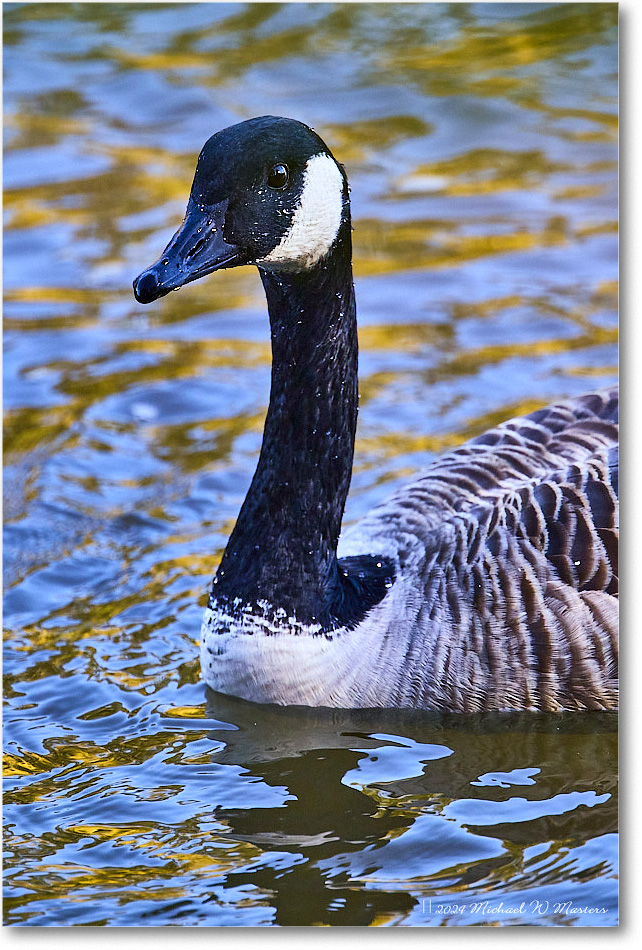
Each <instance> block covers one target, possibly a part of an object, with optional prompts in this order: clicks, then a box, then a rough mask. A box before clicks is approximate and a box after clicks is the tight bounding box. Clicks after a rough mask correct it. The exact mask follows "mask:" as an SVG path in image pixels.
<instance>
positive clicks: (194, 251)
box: [185, 228, 206, 261]
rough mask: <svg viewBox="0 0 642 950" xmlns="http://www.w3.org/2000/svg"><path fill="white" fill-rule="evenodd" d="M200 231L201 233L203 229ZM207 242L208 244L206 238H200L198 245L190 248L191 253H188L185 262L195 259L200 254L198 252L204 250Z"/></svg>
mask: <svg viewBox="0 0 642 950" xmlns="http://www.w3.org/2000/svg"><path fill="white" fill-rule="evenodd" d="M198 230H199V231H200V230H201V228H199V229H198ZM205 242H206V238H204V237H202V238H199V239H198V241H197V242H196V244H195V245H194V247H192V248H190V249H189V251H187V252H186V254H185V260H186V261H188V260H190V259H191V258H192V257H195V256H196V255H197V254H198V252H199V251H200V250H201V249H202V248H203V246H204V245H205Z"/></svg>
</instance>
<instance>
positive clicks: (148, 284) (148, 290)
mask: <svg viewBox="0 0 642 950" xmlns="http://www.w3.org/2000/svg"><path fill="white" fill-rule="evenodd" d="M157 295H158V278H157V277H156V274H155V273H154V272H153V271H151V270H147V271H145V272H144V273H142V274H141V275H140V276H139V277H137V278H136V280H135V281H134V297H135V298H136V300H137V301H138V303H151V302H152V301H153V300H156V297H157Z"/></svg>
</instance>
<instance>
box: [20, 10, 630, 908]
mask: <svg viewBox="0 0 642 950" xmlns="http://www.w3.org/2000/svg"><path fill="white" fill-rule="evenodd" d="M3 9H4V65H5V85H4V110H5V111H4V115H5V159H4V183H5V212H6V221H5V238H4V255H5V257H4V260H5V264H4V286H5V318H4V343H5V352H4V368H5V369H4V373H5V378H4V409H5V422H4V424H5V430H4V451H5V476H4V486H5V502H4V503H5V547H4V572H5V575H4V577H5V605H4V622H5V653H4V674H5V703H6V705H5V754H6V765H5V776H6V783H7V784H6V788H5V808H4V817H5V850H6V868H5V888H6V891H5V904H4V907H5V923H7V924H13V925H27V926H55V925H62V924H83V925H89V924H93V925H109V926H123V925H133V926H139V925H143V926H144V925H150V926H151V925H163V924H183V925H187V926H191V925H224V926H248V925H266V926H271V925H288V924H304V925H328V924H330V925H344V924H350V925H401V926H492V925H495V926H496V925H501V926H511V925H516V924H529V925H537V926H558V925H559V926H573V925H581V926H598V925H602V926H605V925H606V926H613V925H614V924H615V923H616V922H617V882H616V875H617V838H616V834H617V789H616V764H617V736H616V731H615V722H614V717H613V716H610V715H592V714H591V715H576V716H570V717H568V716H563V717H555V716H553V717H546V716H531V717H521V716H519V717H511V716H498V717H497V716H496V717H483V716H482V717H476V718H474V719H465V720H464V719H461V718H460V719H457V718H453V717H450V718H448V717H445V718H439V717H431V716H426V715H409V714H400V713H396V714H395V713H377V714H370V713H344V712H335V713H312V712H310V711H305V710H296V709H290V710H287V709H286V710H275V709H264V708H257V707H254V706H252V705H251V704H246V703H242V702H240V701H236V700H232V699H225V698H223V697H220V696H216V695H214V694H213V693H206V691H205V689H204V687H203V685H202V684H201V683H200V675H199V665H198V658H197V657H198V639H199V627H200V617H201V612H202V608H203V605H204V604H205V600H206V590H207V585H208V582H209V579H210V577H211V575H212V573H213V571H214V570H215V568H216V565H217V563H218V561H219V559H220V556H221V553H222V550H223V547H224V545H225V540H226V538H227V536H228V534H229V531H230V529H231V527H232V525H233V524H234V519H235V517H236V515H237V513H238V510H239V507H240V504H241V502H242V499H243V497H244V493H245V491H246V489H247V487H248V485H249V482H250V479H251V476H252V473H253V470H254V466H255V464H256V460H257V454H258V450H259V446H260V439H261V429H262V422H263V418H264V414H265V409H266V403H267V396H268V390H269V374H270V349H269V332H268V322H267V317H266V313H265V304H264V300H263V296H262V290H261V285H260V281H259V279H258V276H257V274H256V273H255V272H254V271H253V270H251V269H249V268H243V269H239V270H238V271H232V272H223V273H220V274H217V275H214V276H213V277H211V278H209V279H207V280H205V281H202V282H200V283H194V284H191V285H190V286H189V287H188V288H185V289H183V290H182V291H181V292H180V293H179V294H171V295H169V296H168V297H166V298H164V299H163V300H162V301H159V302H158V303H157V304H155V305H153V306H150V307H146V308H143V307H141V306H139V305H137V304H136V303H135V301H134V300H133V297H132V293H131V281H132V279H133V277H134V276H135V275H136V274H137V273H139V272H140V271H141V270H142V269H143V268H144V267H145V266H147V265H148V264H149V263H151V262H152V261H153V260H155V259H156V258H157V257H158V254H159V253H160V251H161V250H162V248H163V247H164V246H165V244H166V242H167V240H168V238H169V236H170V235H171V233H172V232H173V230H174V229H175V228H176V227H177V226H178V224H179V223H180V220H181V218H182V215H183V212H184V207H185V202H186V198H187V195H188V192H189V187H190V184H191V179H192V174H193V169H194V164H195V158H196V155H197V153H198V151H199V150H200V148H201V146H202V144H203V142H204V141H205V139H206V138H207V137H209V135H211V134H212V133H213V132H215V131H216V130H217V129H219V128H222V127H223V126H225V125H228V124H231V123H233V122H235V121H239V120H241V119H244V118H248V117H250V116H253V115H261V114H265V113H272V114H281V115H289V116H293V117H296V118H299V119H301V120H302V121H304V122H306V123H308V124H309V125H312V126H314V127H315V128H316V129H317V130H318V131H319V133H320V134H321V135H322V136H323V138H324V139H325V140H326V141H327V142H328V144H329V145H330V147H331V148H332V149H333V151H334V152H335V154H336V155H337V157H338V158H339V160H340V161H342V162H343V163H344V164H345V165H346V168H347V171H348V175H349V177H350V181H351V185H352V193H351V194H352V207H353V220H354V229H355V230H354V244H355V281H356V290H357V299H358V308H359V322H360V347H361V351H360V371H361V383H360V390H361V412H360V419H359V430H358V437H357V445H356V457H355V472H354V477H353V484H352V491H351V495H350V498H349V501H348V506H347V511H346V520H347V522H349V523H351V522H353V521H354V520H355V519H357V518H358V517H359V516H360V515H362V514H364V513H365V512H366V511H367V510H368V509H369V508H370V507H371V506H372V505H373V504H374V503H376V502H377V501H378V500H380V499H382V498H383V497H384V496H385V495H386V494H387V493H388V492H389V491H390V490H391V489H392V488H394V487H395V486H396V485H398V484H401V483H402V482H403V481H405V480H406V479H407V478H408V477H410V476H411V475H412V474H413V473H415V472H417V471H420V470H421V469H422V468H423V467H425V466H426V465H427V464H428V463H429V462H430V461H431V459H433V458H434V457H435V456H436V454H438V453H439V452H442V451H444V450H445V449H448V448H450V447H452V446H455V445H458V444H460V443H461V442H462V441H464V440H465V439H467V438H469V437H471V436H474V435H476V434H478V433H479V432H481V431H483V430H484V429H485V428H487V427H488V426H489V425H492V424H494V423H496V422H499V421H500V420H502V419H504V418H506V417H507V416H510V415H511V414H513V413H517V412H526V411H530V410H532V409H535V408H537V407H539V406H541V405H544V404H546V403H548V402H549V401H551V400H553V399H556V398H561V397H566V396H571V395H573V394H576V393H580V392H582V391H585V390H588V389H591V388H593V387H601V386H605V385H608V384H610V383H612V382H613V381H614V380H615V379H616V374H617V365H616V363H617V342H616V341H617V312H616V307H617V202H616V186H617V181H616V159H617V140H616V135H617V101H616V94H617V7H616V5H615V4H600V3H598V4H545V3H542V4H496V5H495V4H466V3H462V4H439V3H434V4H433V3H431V4H408V5H406V4H372V5H371V4H255V5H254V4H208V3H203V4H201V3H194V4H189V3H188V4H171V3H169V4H162V5H154V4H118V3H97V4H82V3H81V4H73V5H71V4H70V5H67V4H37V3H35V4H19V3H10V4H5V6H4V8H3Z"/></svg>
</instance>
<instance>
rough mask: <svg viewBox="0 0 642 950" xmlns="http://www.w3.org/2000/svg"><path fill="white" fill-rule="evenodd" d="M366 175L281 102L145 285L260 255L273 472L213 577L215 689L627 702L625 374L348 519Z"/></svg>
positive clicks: (198, 178)
mask: <svg viewBox="0 0 642 950" xmlns="http://www.w3.org/2000/svg"><path fill="white" fill-rule="evenodd" d="M350 227H351V226H350V208H349V198H348V184H347V179H346V176H345V172H344V170H343V168H342V167H341V166H340V165H339V164H338V163H337V162H336V161H335V159H334V157H333V156H332V155H331V153H330V152H329V150H328V149H327V147H326V146H325V144H324V143H323V141H322V140H321V139H320V138H319V136H318V135H316V133H315V132H314V131H313V130H311V129H309V128H308V127H307V126H305V125H303V124H302V123H300V122H296V121H295V120H292V119H282V118H277V117H272V116H265V117H262V118H259V119H251V120H248V121H247V122H242V123H240V124H238V125H236V126H232V127H230V128H229V129H224V130H223V131H221V132H219V133H217V134H216V135H214V136H212V138H211V139H209V140H208V142H207V143H206V144H205V146H204V148H203V150H202V152H201V154H200V156H199V160H198V164H197V168H196V174H195V178H194V183H193V186H192V191H191V195H190V198H189V203H188V207H187V214H186V217H185V220H184V222H183V225H182V227H181V229H180V230H179V231H178V232H177V234H176V235H175V236H174V238H172V240H171V242H170V243H169V245H168V246H167V248H166V249H165V251H164V253H163V255H162V257H161V258H160V259H159V261H158V262H157V263H156V264H154V265H153V266H152V267H150V268H149V269H148V270H146V271H144V272H143V273H142V274H141V275H140V276H139V277H138V278H137V279H136V281H135V282H134V291H135V295H136V298H137V299H138V300H139V301H140V302H142V303H149V302H151V301H152V300H155V299H157V298H158V297H160V296H163V295H164V294H165V293H168V292H169V291H170V290H172V289H176V288H177V287H180V286H182V285H183V284H185V283H188V282H189V281H191V280H195V279H197V278H198V277H201V276H204V275H205V274H208V273H210V272H211V271H214V270H217V269H220V268H223V267H231V266H238V265H241V264H256V265H257V266H258V268H259V272H260V275H261V279H262V282H263V286H264V289H265V293H266V298H267V303H268V312H269V316H270V325H271V336H272V355H273V363H272V383H271V391H270V403H269V408H268V413H267V417H266V422H265V429H264V436H263V444H262V448H261V454H260V458H259V462H258V466H257V470H256V473H255V475H254V479H253V481H252V484H251V486H250V489H249V491H248V494H247V497H246V499H245V502H244V504H243V506H242V509H241V512H240V514H239V517H238V520H237V523H236V526H235V528H234V530H233V532H232V535H231V537H230V540H229V542H228V545H227V548H226V550H225V553H224V555H223V559H222V561H221V564H220V567H219V569H218V571H217V574H216V576H215V578H214V580H213V582H212V588H211V592H210V597H209V603H208V607H207V609H206V612H205V617H204V621H203V628H202V641H201V667H202V674H203V678H204V679H205V681H206V683H208V685H210V686H211V687H212V688H213V689H215V690H218V691H220V692H223V693H229V694H232V695H235V696H240V697H242V698H245V699H249V700H254V701H256V702H261V703H279V704H301V705H308V706H336V707H377V706H384V707H414V708H423V709H432V710H443V711H458V712H475V711H480V710H507V709H510V710H517V709H519V710H526V709H533V710H544V711H556V710H563V709H569V710H581V709H612V708H615V707H616V706H617V631H618V618H617V524H618V521H617V518H618V506H617V471H618V468H617V465H618V463H617V445H618V441H617V440H618V429H617V406H618V397H617V390H616V389H613V390H609V391H605V392H594V393H589V394H587V395H584V396H581V397H579V398H576V399H573V400H569V401H565V402H561V403H559V404H556V405H553V406H550V407H548V408H546V409H542V410H539V411H538V412H535V413H533V414H531V415H529V416H525V417H522V418H518V419H513V420H510V421H507V422H504V423H502V424H501V425H499V426H497V427H496V428H494V429H491V430H489V431H488V432H486V433H484V434H483V435H482V436H479V437H478V438H476V439H473V440H472V441H470V442H468V443H466V444H465V445H463V446H461V447H460V448H458V449H457V450H455V451H453V452H451V453H449V454H448V455H445V456H442V457H441V458H440V459H438V460H437V461H435V462H434V463H433V464H432V465H431V466H430V467H429V468H428V469H427V471H426V472H425V473H424V474H423V475H421V476H420V477H418V478H416V479H415V480H414V481H412V482H411V483H410V484H409V485H407V486H405V487H404V488H402V489H400V490H398V491H397V492H395V493H394V494H393V495H392V496H391V497H390V498H389V499H388V500H387V501H385V502H384V503H383V504H381V505H379V506H377V507H376V508H375V509H373V511H372V512H371V513H370V514H369V515H368V516H367V517H366V518H364V519H363V520H362V521H361V522H360V523H359V524H357V525H356V526H354V527H353V528H352V529H350V530H349V531H347V532H346V533H345V534H344V535H343V536H341V538H340V529H341V519H342V516H343V509H344V505H345V500H346V497H347V494H348V488H349V484H350V476H351V471H352V457H353V448H354V436H355V429H356V419H357V401H358V395H357V333H356V308H355V299H354V289H353V282H352V263H351V256H352V249H351V233H350Z"/></svg>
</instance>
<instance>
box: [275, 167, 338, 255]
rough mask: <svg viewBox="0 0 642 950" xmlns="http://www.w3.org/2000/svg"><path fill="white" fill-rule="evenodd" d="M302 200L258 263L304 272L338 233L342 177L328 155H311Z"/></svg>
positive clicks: (325, 249) (325, 252)
mask: <svg viewBox="0 0 642 950" xmlns="http://www.w3.org/2000/svg"><path fill="white" fill-rule="evenodd" d="M303 176H304V177H303V191H302V193H301V200H300V202H299V205H298V207H297V209H296V211H295V212H294V216H293V218H292V224H291V225H290V229H289V230H288V232H287V233H286V234H285V235H284V236H283V237H282V238H281V241H280V243H279V244H277V246H276V247H275V248H274V250H273V251H270V253H269V254H268V255H267V256H266V257H264V258H263V259H262V260H260V261H258V263H259V264H269V265H271V266H272V267H275V268H277V269H278V268H279V267H282V268H283V269H284V270H286V269H297V270H299V269H304V268H306V267H311V266H312V265H313V264H316V263H317V261H319V260H321V258H322V257H324V256H325V255H326V254H327V253H328V251H329V250H330V248H331V247H332V244H333V242H334V240H335V238H336V236H337V234H338V233H339V225H340V224H341V214H342V211H343V176H342V175H341V172H340V171H339V169H338V167H337V164H336V162H335V161H334V160H333V159H332V158H330V156H329V155H314V156H313V157H312V158H311V159H309V161H308V163H307V165H306V166H305V171H304V173H303Z"/></svg>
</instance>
